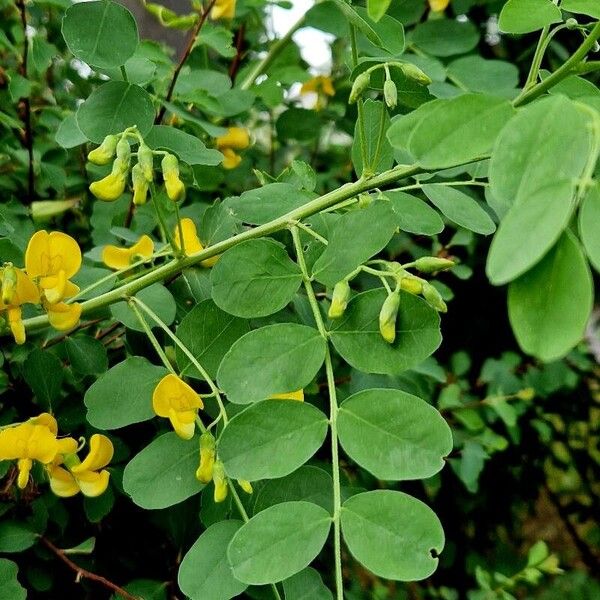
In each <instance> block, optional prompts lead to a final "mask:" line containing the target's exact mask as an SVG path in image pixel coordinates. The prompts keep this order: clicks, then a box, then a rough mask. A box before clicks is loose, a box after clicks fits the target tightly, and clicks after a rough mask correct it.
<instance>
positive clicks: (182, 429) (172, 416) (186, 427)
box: [169, 409, 196, 440]
mask: <svg viewBox="0 0 600 600" xmlns="http://www.w3.org/2000/svg"><path fill="white" fill-rule="evenodd" d="M190 413H191V415H192V419H191V420H190V419H189V415H190ZM195 417H196V414H195V412H192V411H185V412H181V411H176V410H174V409H171V410H170V411H169V421H171V425H172V426H173V429H174V430H175V433H176V434H177V435H178V436H179V437H180V438H182V439H184V440H191V439H192V438H193V437H194V430H195V428H196V424H195Z"/></svg>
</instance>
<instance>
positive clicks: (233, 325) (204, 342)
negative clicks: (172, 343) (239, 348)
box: [175, 300, 250, 379]
mask: <svg viewBox="0 0 600 600" xmlns="http://www.w3.org/2000/svg"><path fill="white" fill-rule="evenodd" d="M249 331H250V325H249V324H248V321H245V320H243V319H238V318H237V317H233V316H231V315H229V314H227V313H226V312H224V311H222V310H221V309H220V308H219V307H218V306H216V305H215V303H214V302H213V301H212V300H205V301H203V302H200V303H199V304H198V305H196V306H195V307H194V308H193V309H192V310H191V311H190V312H189V313H188V314H187V315H186V316H185V317H183V319H182V320H181V323H180V324H179V326H178V327H177V337H178V338H179V339H180V340H181V341H182V342H183V344H184V346H185V347H186V348H187V349H188V350H189V351H190V352H191V353H192V355H193V356H194V357H195V358H196V359H197V360H198V362H199V363H200V364H201V365H202V367H204V369H206V371H207V372H208V374H209V375H210V376H211V377H215V376H216V374H217V370H218V368H219V365H220V364H221V361H222V360H223V357H224V356H225V354H226V353H227V351H228V350H229V348H231V346H232V344H233V343H234V342H235V341H237V340H238V339H239V338H241V337H242V336H243V335H244V334H245V333H248V332H249ZM175 355H176V357H177V365H178V366H179V369H180V370H181V374H182V375H186V376H188V377H196V378H198V379H204V377H202V375H201V374H200V373H199V372H198V370H197V369H196V368H195V367H194V366H193V365H192V363H191V361H190V359H189V358H188V357H187V356H186V355H185V354H184V353H183V352H182V350H181V349H180V348H179V346H176V347H175Z"/></svg>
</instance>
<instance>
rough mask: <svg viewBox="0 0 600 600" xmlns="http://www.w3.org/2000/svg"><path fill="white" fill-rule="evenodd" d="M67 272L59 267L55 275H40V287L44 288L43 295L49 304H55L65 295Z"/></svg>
mask: <svg viewBox="0 0 600 600" xmlns="http://www.w3.org/2000/svg"><path fill="white" fill-rule="evenodd" d="M66 286H67V274H66V273H65V272H64V271H63V270H62V269H61V270H60V271H59V272H58V274H57V275H51V276H50V277H42V279H41V280H40V287H41V288H42V289H43V290H44V297H45V298H46V300H47V301H48V302H50V304H56V303H57V302H60V301H61V300H62V299H63V298H64V297H65V288H66Z"/></svg>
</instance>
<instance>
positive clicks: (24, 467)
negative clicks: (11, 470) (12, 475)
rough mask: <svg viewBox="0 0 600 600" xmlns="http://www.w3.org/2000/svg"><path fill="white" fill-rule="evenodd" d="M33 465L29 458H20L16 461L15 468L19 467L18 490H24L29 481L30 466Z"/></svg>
mask: <svg viewBox="0 0 600 600" xmlns="http://www.w3.org/2000/svg"><path fill="white" fill-rule="evenodd" d="M32 466H33V462H32V461H31V459H30V458H21V459H19V461H18V462H17V468H18V469H19V477H18V478H17V487H18V488H19V489H20V490H24V489H25V488H26V487H27V484H28V483H29V471H31V467H32Z"/></svg>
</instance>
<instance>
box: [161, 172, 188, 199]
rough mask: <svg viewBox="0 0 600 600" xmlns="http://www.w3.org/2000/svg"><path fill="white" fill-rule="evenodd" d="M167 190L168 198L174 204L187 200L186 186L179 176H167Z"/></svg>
mask: <svg viewBox="0 0 600 600" xmlns="http://www.w3.org/2000/svg"><path fill="white" fill-rule="evenodd" d="M165 189H166V190H167V196H168V197H169V199H170V200H173V202H179V201H180V200H183V199H184V198H185V185H183V181H181V179H179V176H178V175H165Z"/></svg>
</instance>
